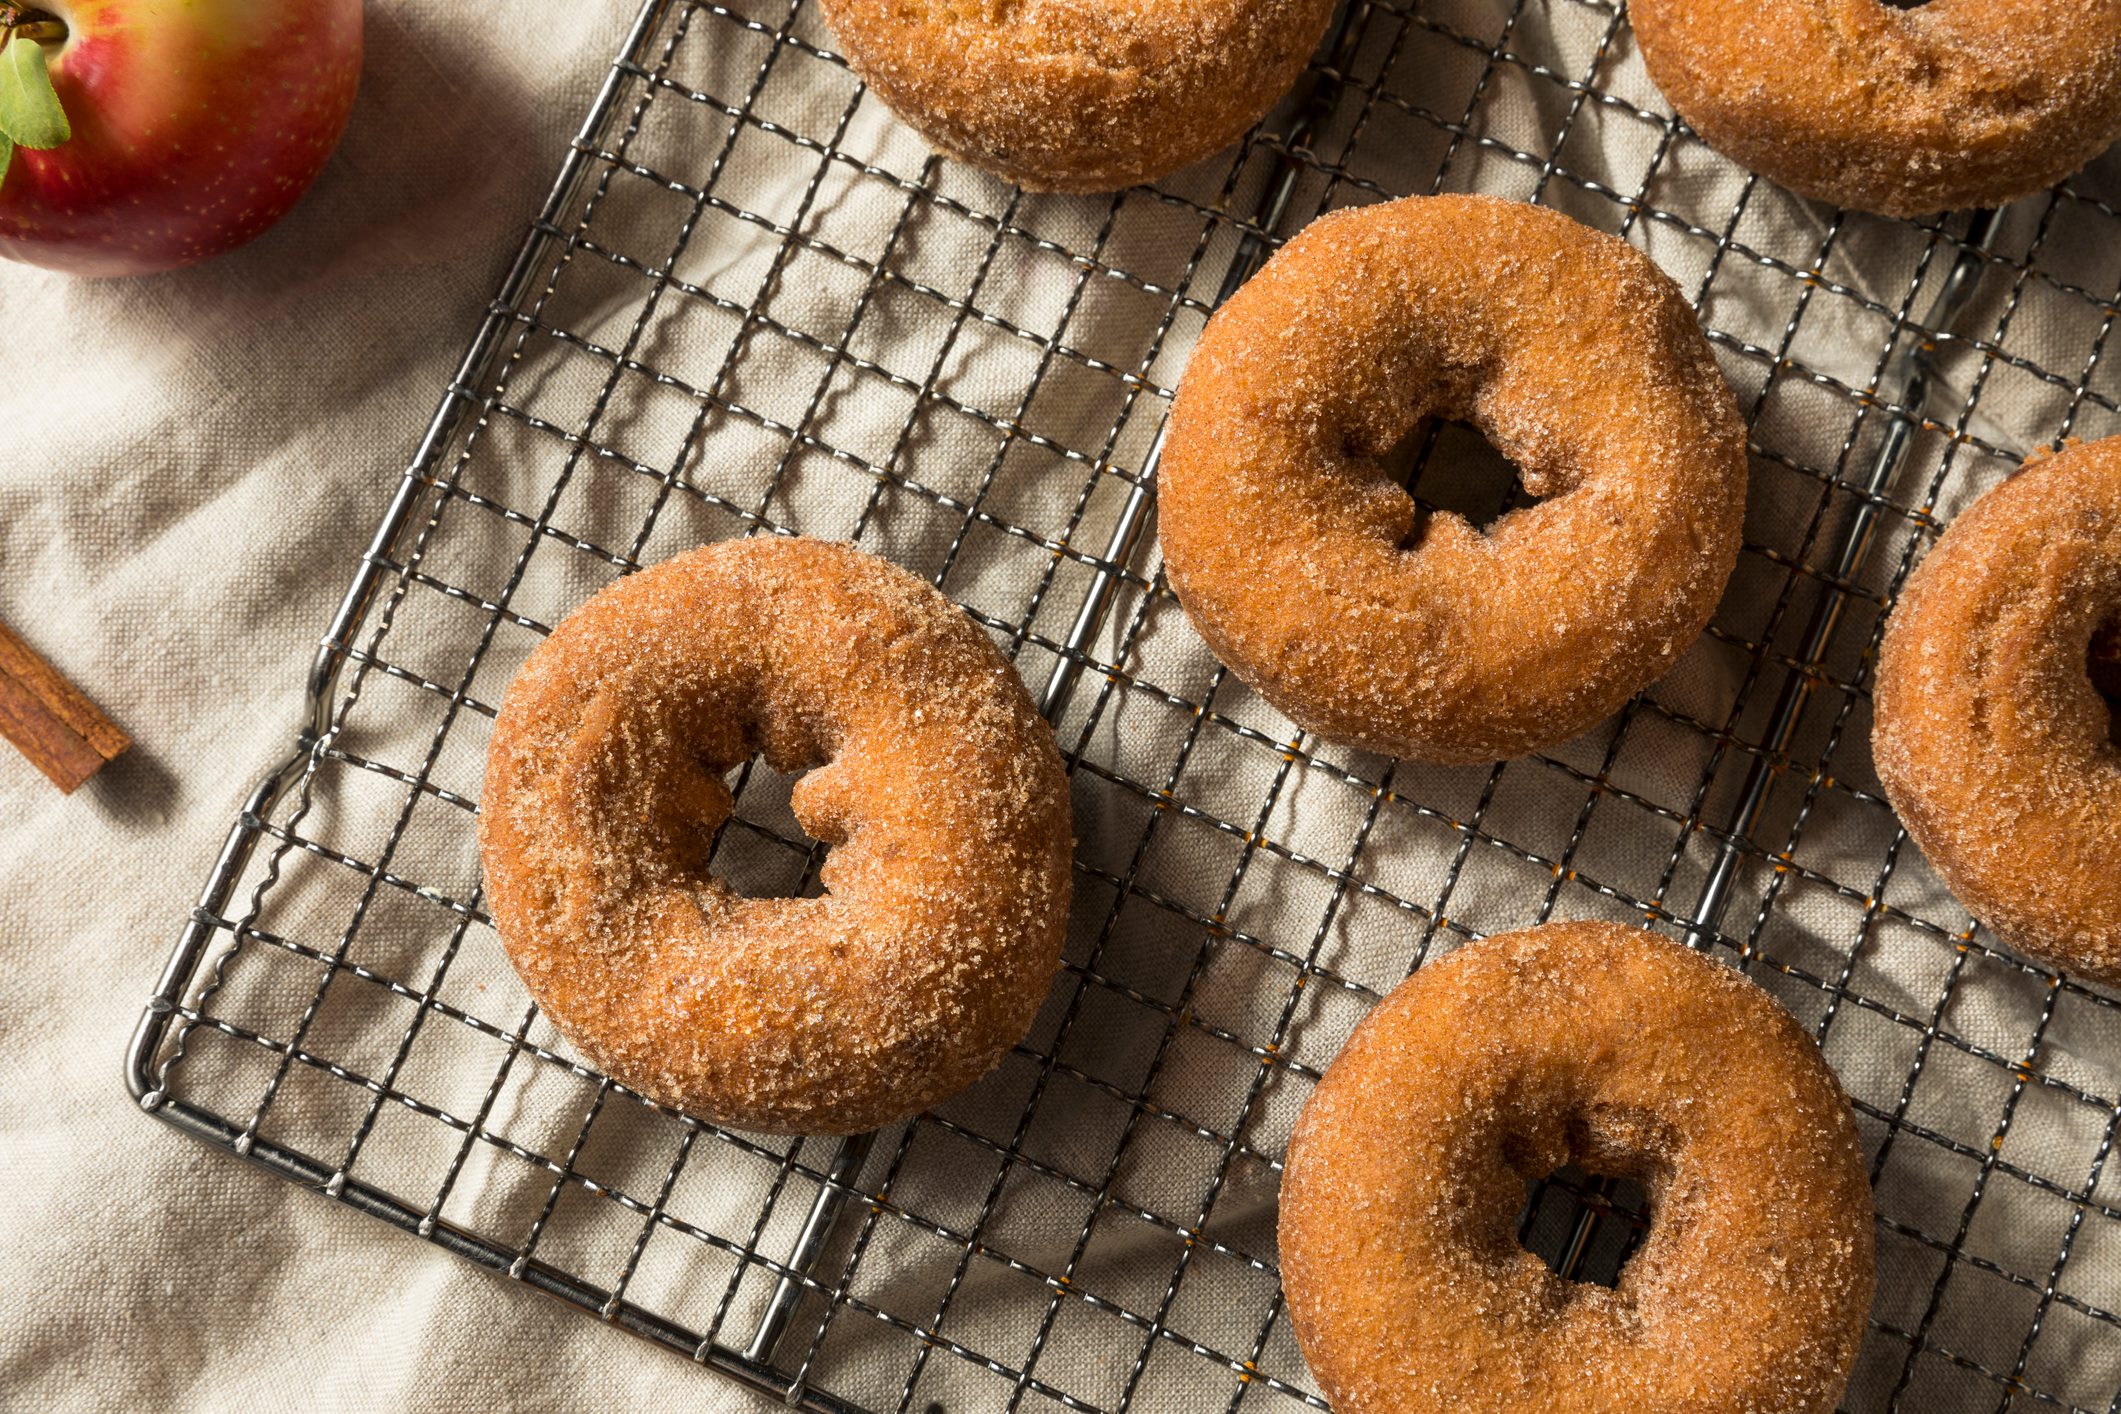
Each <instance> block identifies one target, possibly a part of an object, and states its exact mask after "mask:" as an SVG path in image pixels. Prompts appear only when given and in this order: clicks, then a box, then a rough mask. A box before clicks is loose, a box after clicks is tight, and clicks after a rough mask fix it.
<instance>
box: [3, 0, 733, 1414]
mask: <svg viewBox="0 0 2121 1414" xmlns="http://www.w3.org/2000/svg"><path fill="white" fill-rule="evenodd" d="M632 10H633V6H632V5H630V4H623V5H622V4H616V3H614V4H609V5H606V4H587V5H584V4H562V3H558V0H509V3H507V4H505V5H484V4H469V3H461V0H384V3H378V4H373V5H371V6H370V7H369V11H368V58H367V66H366V72H365V74H364V77H363V82H362V89H361V96H360V102H359V105H358V107H357V108H356V110H355V113H354V118H353V124H352V127H351V129H350V131H349V132H348V134H347V137H346V141H345V144H344V146H343V147H342V148H341V149H340V151H339V153H338V155H337V156H336V157H335V158H334V159H333V160H332V163H331V166H330V167H329V169H328V170H327V171H326V172H325V174H324V177H323V179H322V181H321V182H320V183H319V185H318V187H317V189H316V191H315V192H313V193H312V194H311V196H310V197H309V199H308V200H306V201H305V202H303V204H302V205H301V206H300V207H299V208H298V209H297V210H296V211H295V212H294V213H293V215H292V216H290V217H289V218H288V219H287V221H285V222H284V223H283V224H282V225H281V226H280V227H278V228H277V229H276V230H274V231H272V232H271V233H269V234H268V235H267V236H266V237H264V238H263V239H262V240H260V241H258V242H257V243H256V244H254V245H253V246H251V247H249V248H248V249H245V250H243V251H241V252H239V253H237V254H235V255H233V256H231V257H229V258H226V259H223V260H220V261H217V262H214V263H212V264H210V265H208V266H205V267H203V268H201V269H198V270H193V271H186V272H180V273H177V274H172V275H166V276H161V277H156V278H150V279H143V280H133V281H125V282H117V283H90V282H81V281H72V280H68V279H65V278H62V277H59V276H56V275H49V274H45V273H43V272H40V271H34V270H29V269H25V268H20V267H15V266H0V316H4V318H5V321H6V333H5V334H4V335H0V347H4V350H5V354H4V358H0V362H4V363H5V365H6V367H7V369H8V373H7V376H6V379H5V383H6V387H5V390H4V391H0V429H4V432H0V617H5V618H6V619H7V621H8V622H9V623H11V624H12V625H14V626H15V627H16V628H17V629H18V630H20V631H21V632H22V633H23V634H24V636H25V637H27V638H29V639H30V640H31V641H32V642H33V643H34V644H35V645H36V646H37V647H38V648H39V649H40V650H41V651H43V652H44V653H45V654H47V655H48V656H49V657H50V658H51V659H52V660H53V661H54V662H55V663H57V664H58V665H59V666H60V667H61V668H62V669H63V670H64V671H65V672H67V673H68V674H70V675H71V676H72V677H73V678H74V679H75V680H76V681H77V682H79V683H80V684H81V685H82V686H83V687H84V688H85V689H87V690H88V691H89V692H90V693H91V694H92V695H93V696H94V697H96V699H97V700H98V701H100V702H101V703H102V704H103V705H104V706H105V707H106V709H107V710H108V711H109V712H110V713H111V714H112V715H113V716H114V717H115V718H116V719H117V720H118V721H119V722H121V723H122V724H123V725H124V726H125V727H126V728H127V729H128V730H129V731H131V732H132V733H133V735H134V737H135V738H136V739H137V741H138V745H137V747H136V748H135V749H134V751H133V753H132V755H131V756H130V757H129V758H127V759H125V760H124V761H121V762H120V763H119V764H118V765H116V766H115V767H113V768H112V769H110V770H109V771H108V772H106V773H105V774H104V776H103V777H102V778H101V779H99V780H98V781H96V782H95V783H94V784H93V785H91V786H90V787H88V788H86V789H84V790H82V791H81V792H80V793H79V794H77V795H76V796H74V797H73V798H71V799H62V798H61V797H60V796H59V795H58V793H57V792H55V791H53V790H51V789H50V788H49V787H48V786H47V785H45V783H44V782H43V780H42V778H41V777H39V776H37V775H36V773H35V772H34V771H33V770H32V769H31V768H30V767H29V766H28V765H27V764H26V763H24V762H23V761H22V760H21V759H20V758H19V757H17V756H16V755H15V754H14V753H13V752H12V751H0V1038H4V1047H0V1268H4V1269H5V1270H6V1271H7V1273H8V1280H7V1281H6V1283H5V1286H4V1291H0V1405H5V1406H7V1407H9V1408H17V1409H60V1408H80V1409H156V1408H181V1407H191V1408H202V1409H278V1408H287V1407H290V1406H291V1405H294V1404H296V1403H300V1404H303V1405H306V1406H310V1407H316V1408H321V1409H378V1408H462V1409H493V1408H497V1407H500V1408H505V1407H570V1406H576V1405H586V1404H589V1403H598V1404H604V1403H610V1404H613V1405H627V1406H634V1407H641V1408H676V1407H680V1406H683V1407H685V1408H688V1409H716V1408H725V1407H748V1406H749V1404H750V1402H751V1401H750V1400H749V1399H748V1397H747V1396H745V1395H744V1394H742V1393H741V1392H740V1391H737V1390H735V1389H734V1388H733V1387H730V1386H728V1385H727V1384H726V1383H725V1382H723V1381H721V1380H718V1379H716V1378H714V1377H713V1376H711V1375H709V1374H706V1373H704V1372H700V1371H696V1370H691V1369H688V1368H687V1367H686V1366H685V1365H684V1364H683V1363H682V1362H680V1361H673V1360H669V1359H667V1358H664V1357H662V1356H660V1355H657V1354H656V1353H654V1352H652V1351H649V1350H647V1349H646V1348H645V1347H643V1346H641V1345H640V1344H639V1343H637V1342H636V1341H634V1340H632V1339H630V1338H629V1337H627V1336H625V1335H623V1334H620V1333H617V1332H614V1331H610V1330H604V1329H600V1328H598V1326H597V1325H596V1323H595V1322H591V1321H584V1320H583V1319H581V1318H580V1317H579V1316H578V1315H576V1314H575V1313H573V1312H570V1311H566V1310H563V1309H562V1308H560V1307H559V1306H557V1305H556V1304H553V1303H549V1302H547V1301H545V1300H543V1299H542V1298H540V1297H538V1296H536V1295H534V1294H532V1293H530V1292H528V1291H525V1290H523V1289H521V1288H518V1287H515V1286H513V1285H511V1284H510V1283H507V1282H500V1281H495V1280H493V1279H492V1278H491V1277H490V1276H488V1275H486V1274H484V1273H482V1272H477V1271H474V1270H472V1269H470V1268H469V1267H467V1266H465V1265H464V1264H462V1263H460V1262H456V1261H454V1260H452V1259H450V1258H448V1257H446V1256H444V1255H443V1254H442V1253H440V1252H437V1251H432V1250H430V1249H428V1248H426V1247H424V1246H422V1245H421V1244H420V1243H418V1242H416V1241H413V1240H411V1239H408V1238H403V1237H396V1236H392V1235H391V1234H388V1233H384V1232H380V1231H377V1230H375V1228H374V1226H373V1225H372V1224H369V1223H365V1222H362V1221H359V1220H358V1219H355V1220H351V1221H350V1220H349V1219H350V1217H351V1215H350V1214H348V1213H346V1212H344V1211H341V1210H339V1209H338V1208H336V1207H335V1206H334V1205H332V1204H330V1203H327V1202H323V1201H319V1200H318V1199H317V1198H316V1197H314V1196H312V1195H309V1194H306V1193H303V1192H301V1191H299V1190H297V1189H295V1188H293V1187H291V1186H290V1185H287V1184H285V1183H282V1182H280V1181H279V1180H277V1179H274V1178H270V1177H268V1176H266V1175H264V1174H261V1173H257V1172H253V1171H251V1170H250V1169H249V1168H248V1167H247V1166H245V1165H242V1164H238V1163H233V1162H230V1161H229V1160H228V1159H227V1158H226V1157H225V1156H222V1155H214V1154H209V1153H208V1152H207V1151H206V1150H205V1149H204V1148H203V1147H201V1146H198V1145H195V1144H193V1143H191V1142H189V1141H186V1140H183V1139H181V1138H179V1137H178V1136H176V1135H175V1134H173V1133H172V1132H170V1131H169V1130H168V1129H166V1128H165V1127H164V1126H162V1125H160V1124H157V1123H155V1122H154V1121H153V1120H151V1119H149V1118H147V1117H146V1116H144V1115H142V1114H140V1113H139V1112H138V1111H136V1110H135V1109H133V1108H132V1106H131V1105H130V1103H129V1102H128V1101H127V1099H126V1097H125V1093H124V1090H123V1087H122V1084H121V1082H120V1078H119V1071H118V1060H119V1053H120V1051H121V1050H122V1048H123V1045H124V1038H125V1036H126V1034H127V1033H128V1032H129V1030H130V1028H131V1026H132V1024H133V1020H134V1018H135V1016H136V1015H137V1013H138V1009H139V1006H140V1003H141V1001H142V999H143V998H144V997H145V996H146V994H147V993H148V991H149V990H150V989H151V988H152V986H153V983H154V977H155V975H156V973H157V971H158V969H159V968H160V967H161V964H162V960H163V958H164V957H165V956H166V954H167V952H168V949H169V945H170V943H171V942H172V941H173V940H174V938H175V935H176V931H177V928H178V925H179V924H180V923H181V922H182V915H183V911H184V906H185V901H187V900H188V899H190V898H191V897H192V896H193V895H194V894H195V893H196V890H197V888H198V884H199V881H200V879H201V878H202V877H203V874H204V869H205V866H206V864H207V862H208V861H209V860H210V858H211V857H212V853H213V851H214V850H215V849H216V848H218V846H219V841H220V839H221V836H222V834H223V833H224V831H225V830H226V829H227V826H228V823H229V821H230V820H231V819H232V818H233V816H234V812H235V810H236V807H237V806H238V804H239V803H240V801H241V799H242V796H243V794H244V792H246V791H247V790H248V789H249V787H250V785H251V783H252V781H253V778H254V777H255V776H257V775H258V774H259V773H260V771H262V770H263V768H264V767H265V766H266V765H267V764H268V763H269V762H270V761H272V760H273V759H274V758H275V757H277V756H278V755H280V754H281V753H282V752H283V751H284V749H285V747H286V743H287V741H288V739H289V733H290V731H291V729H292V727H293V724H294V718H295V713H296V710H297V707H298V699H297V690H298V685H299V683H300V678H301V672H302V668H303V665H304V664H306V663H307V661H308V659H309V657H310V654H311V651H312V648H313V646H314V644H315V641H316V637H317V634H318V632H319V631H320V630H321V628H322V627H323V625H324V623H325V622H326V620H327V619H328V618H329V616H330V613H331V610H332V608H333V606H334V604H335V602H336V600H337V598H338V596H339V594H340V592H341V591H342V589H343V588H344V584H345V579H346V574H347V568H348V566H349V565H350V564H351V562H352V558H353V556H354V555H356V554H357V553H358V552H359V549H360V548H361V546H362V545H364V544H365V543H366V541H367V539H368V536H369V533H370V530H371V529H372V526H373V522H374V520H375V517H376V515H377V514H378V513H379V511H380V509H381V505H382V500H383V497H384V496H385V495H387V494H388V492H389V490H390V487H391V485H392V482H393V480H394V476H393V473H394V471H395V469H396V468H397V467H399V466H401V465H402V464H403V461H404V458H405V457H406V455H407V454H408V453H409V451H410V449H411V447H412V446H413V444H414V442H415V441H416V440H417V438H418V436H419V433H420V430H421V428H422V426H423V425H424V423H425V420H426V418H427V416H428V414H429V412H430V410H431V406H432V402H433V396H434V390H436V389H438V388H439V387H440V386H441V384H442V383H443V381H444V380H445V379H446V378H447V376H448V373H449V369H450V367H451V365H452V364H453V363H454V361H455V359H456V358H457V356H458V352H459V345H460V343H461V341H462V339H463V337H464V335H465V333H466V332H468V331H469V329H470V328H471V326H472V324H473V323H474V321H475V320H476V318H477V315H478V311H479V309H480V307H481V305H482V304H483V302H484V301H485V299H486V297H487V294H488V292H489V291H490V290H491V288H492V285H493V282H494V280H495V279H496V278H497V277H498V274H499V271H500V268H501V265H502V263H503V262H504V261H505V260H506V258H507V256H508V254H510V253H511V252H512V251H513V249H514V247H515V246H516V244H517V243H518V241H519V240H520V239H521V235H522V226H521V223H522V221H523V220H524V219H525V218H526V217H527V215H528V214H529V213H530V212H531V211H532V210H533V209H535V207H536V205H537V203H538V201H539V200H540V199H542V196H543V194H544V191H545V189H546V186H547V185H548V183H549V181H550V178H551V174H552V171H553V169H554V168H555V166H556V165H557V162H558V156H559V154H560V152H561V151H562V149H563V148H564V145H565V143H566V141H567V138H568V136H569V135H570V134H571V133H572V132H573V130H574V127H575V125H576V124H577V123H578V122H579V121H580V117H581V113H582V111H583V110H584V109H585V108H586V106H587V104H588V102H589V98H590V96H591V94H592V92H593V88H594V85H595V83H596V82H597V80H598V79H599V78H600V76H601V72H602V67H603V64H604V63H605V62H606V60H608V58H609V56H610V54H611V52H612V51H613V49H614V48H615V47H616V45H617V43H618V39H619V36H620V35H621V33H622V32H623V27H624V24H625V22H626V21H627V20H628V19H630V17H631V14H632ZM267 526H269V527H272V528H273V532H274V533H273V535H272V536H271V538H264V537H262V536H261V535H260V528H261V527H267ZM325 1253H329V1254H330V1259H329V1262H328V1263H327V1261H326V1259H325V1256H324V1254H325ZM320 1283H326V1284H328V1286H329V1289H328V1291H326V1290H320V1289H319V1286H320ZM327 1298H328V1299H327Z"/></svg>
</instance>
